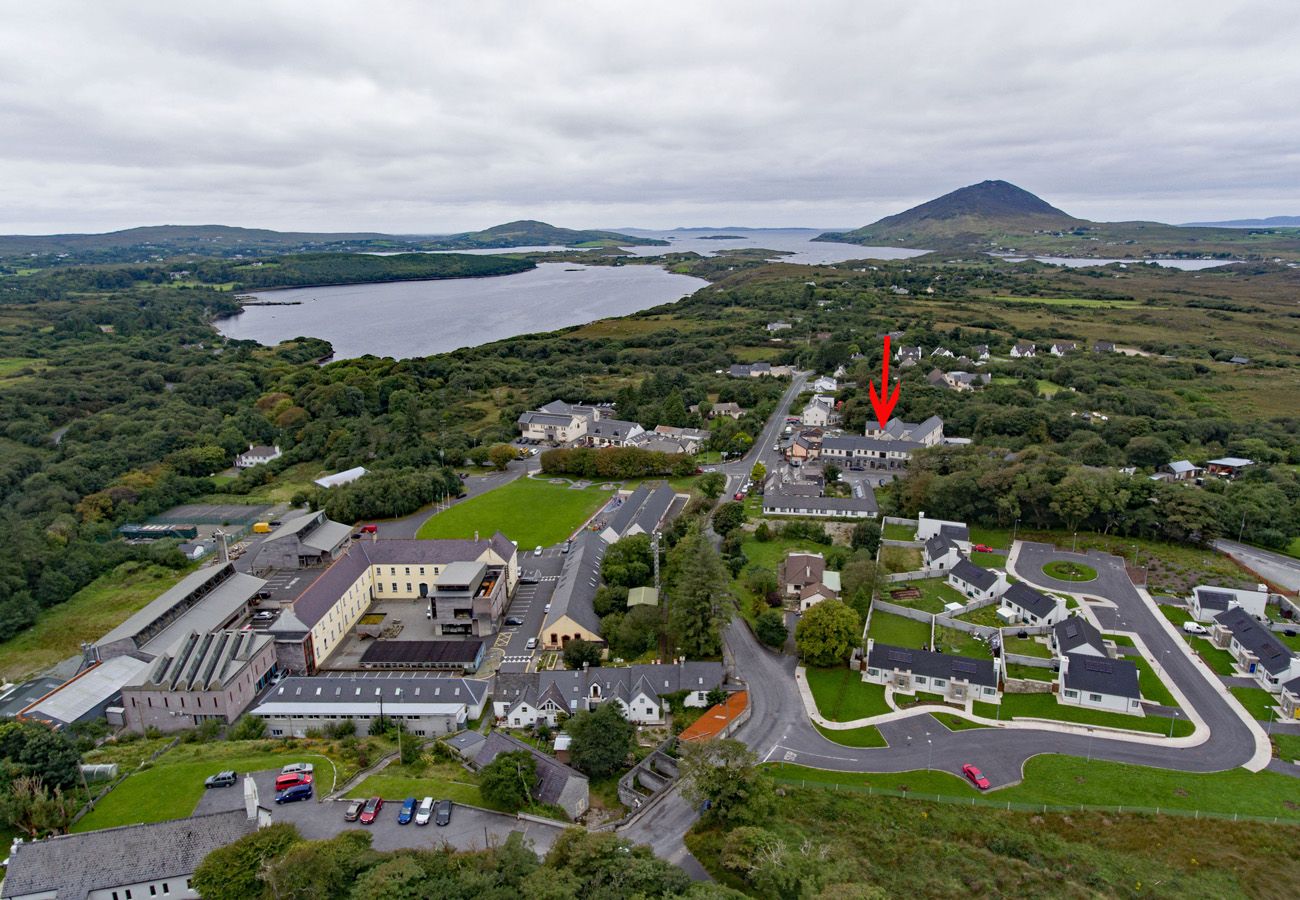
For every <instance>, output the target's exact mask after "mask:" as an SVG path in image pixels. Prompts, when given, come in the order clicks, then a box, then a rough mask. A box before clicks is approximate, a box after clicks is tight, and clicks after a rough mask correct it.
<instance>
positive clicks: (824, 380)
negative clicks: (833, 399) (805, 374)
mask: <svg viewBox="0 0 1300 900" xmlns="http://www.w3.org/2000/svg"><path fill="white" fill-rule="evenodd" d="M809 389H810V390H812V391H813V392H814V393H818V394H820V393H823V392H825V393H828V394H833V393H835V392H836V391H838V390H839V389H840V383H839V381H838V380H836V379H834V378H831V377H829V376H827V375H819V376H818V377H817V380H816V381H814V382H813V383H812V384H811V385H809Z"/></svg>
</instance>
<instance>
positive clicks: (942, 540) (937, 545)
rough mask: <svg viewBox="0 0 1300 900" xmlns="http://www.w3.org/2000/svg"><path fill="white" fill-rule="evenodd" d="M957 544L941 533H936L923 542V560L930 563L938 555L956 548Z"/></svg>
mask: <svg viewBox="0 0 1300 900" xmlns="http://www.w3.org/2000/svg"><path fill="white" fill-rule="evenodd" d="M956 549H958V548H957V545H956V544H954V543H953V542H952V541H950V540H949V539H948V538H947V537H946V536H944V535H942V534H936V535H934V536H933V537H932V538H930V539H929V540H928V541H926V542H925V561H926V562H927V563H932V562H934V561H935V560H936V559H939V558H940V557H943V556H947V555H948V553H949V552H950V551H953V550H956Z"/></svg>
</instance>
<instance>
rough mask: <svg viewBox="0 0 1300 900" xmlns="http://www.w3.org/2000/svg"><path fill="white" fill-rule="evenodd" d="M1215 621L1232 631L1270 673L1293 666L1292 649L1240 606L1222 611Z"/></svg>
mask: <svg viewBox="0 0 1300 900" xmlns="http://www.w3.org/2000/svg"><path fill="white" fill-rule="evenodd" d="M1214 621H1215V622H1217V623H1219V624H1220V625H1222V626H1223V627H1224V628H1226V629H1228V630H1229V631H1231V632H1232V637H1233V639H1234V640H1235V641H1236V642H1237V643H1239V644H1241V645H1242V646H1243V647H1245V648H1246V649H1247V650H1249V651H1250V652H1251V653H1253V654H1255V656H1256V657H1257V658H1258V659H1259V664H1260V665H1261V666H1263V667H1264V668H1265V670H1267V671H1268V672H1269V673H1270V674H1274V675H1276V674H1277V673H1278V672H1285V671H1286V670H1287V669H1288V668H1290V666H1291V661H1292V660H1291V651H1290V650H1289V649H1288V648H1287V646H1286V644H1284V643H1282V642H1281V641H1279V640H1278V639H1277V638H1276V637H1274V636H1273V632H1271V631H1269V630H1268V629H1267V628H1265V627H1264V626H1263V625H1261V624H1259V623H1258V622H1256V621H1255V620H1254V618H1252V617H1251V615H1250V613H1248V612H1246V611H1245V610H1244V609H1242V608H1241V607H1240V606H1234V607H1233V608H1232V609H1230V610H1228V611H1227V612H1221V613H1219V614H1218V615H1217V616H1215V617H1214Z"/></svg>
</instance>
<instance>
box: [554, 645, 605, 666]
mask: <svg viewBox="0 0 1300 900" xmlns="http://www.w3.org/2000/svg"><path fill="white" fill-rule="evenodd" d="M602 652H603V651H602V650H601V648H600V644H595V643H592V642H591V641H584V640H572V641H569V642H568V643H567V644H565V645H564V664H565V665H566V666H568V667H569V668H570V669H581V668H583V667H584V666H585V667H590V668H595V667H596V666H598V665H600V657H601V654H602Z"/></svg>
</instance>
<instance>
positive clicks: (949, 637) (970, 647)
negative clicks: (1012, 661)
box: [934, 625, 993, 659]
mask: <svg viewBox="0 0 1300 900" xmlns="http://www.w3.org/2000/svg"><path fill="white" fill-rule="evenodd" d="M934 645H935V647H937V648H938V649H939V650H941V651H942V652H944V653H948V654H952V655H954V656H969V657H972V658H974V659H992V658H993V651H992V650H990V649H989V645H988V644H986V643H984V642H983V641H981V640H980V639H979V638H977V637H975V635H973V634H967V633H966V632H964V631H958V630H957V629H956V628H945V627H944V626H942V625H936V626H935V629H934Z"/></svg>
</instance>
